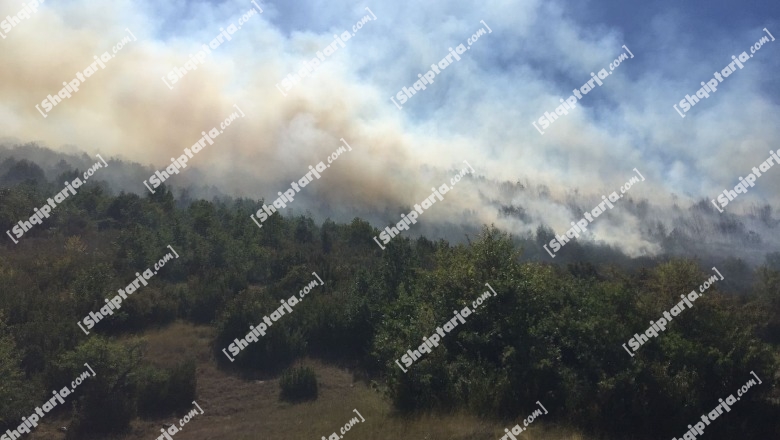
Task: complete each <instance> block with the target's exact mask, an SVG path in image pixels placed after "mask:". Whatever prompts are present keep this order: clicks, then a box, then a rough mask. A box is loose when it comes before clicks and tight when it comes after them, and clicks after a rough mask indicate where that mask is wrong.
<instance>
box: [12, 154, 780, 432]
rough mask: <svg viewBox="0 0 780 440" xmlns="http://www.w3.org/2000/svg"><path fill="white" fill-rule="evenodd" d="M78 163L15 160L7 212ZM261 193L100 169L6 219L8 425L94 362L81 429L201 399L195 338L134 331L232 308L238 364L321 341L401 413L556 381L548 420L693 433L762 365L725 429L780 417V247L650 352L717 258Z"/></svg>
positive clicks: (506, 403) (492, 406)
mask: <svg viewBox="0 0 780 440" xmlns="http://www.w3.org/2000/svg"><path fill="white" fill-rule="evenodd" d="M76 175H77V174H76V173H75V172H69V173H65V174H64V175H63V176H60V178H58V179H56V180H55V181H54V182H47V181H46V180H45V177H44V173H43V172H42V171H41V170H40V169H39V168H38V167H37V166H36V165H35V164H32V163H28V162H18V163H14V164H12V165H10V166H9V167H8V171H7V172H6V173H5V174H4V175H2V176H0V184H2V185H3V186H4V188H2V189H0V229H1V230H2V231H5V230H8V229H10V228H11V227H13V225H14V224H15V223H16V222H17V221H18V220H20V219H26V218H27V217H29V215H30V214H31V212H32V207H37V206H41V205H42V204H44V203H45V200H46V198H47V197H50V196H51V194H52V193H54V192H57V191H60V190H61V189H62V186H61V185H59V182H64V181H65V180H72V179H73V178H74V177H75V176H76ZM259 206H260V203H258V202H256V201H251V200H245V199H239V200H214V201H205V200H197V201H189V200H179V201H178V202H177V200H176V199H175V198H174V196H173V194H172V193H171V192H170V191H168V190H166V189H165V187H164V186H163V187H161V188H159V189H158V190H157V193H156V194H154V195H148V196H145V197H139V196H137V195H135V194H119V195H113V194H110V192H109V191H108V190H107V189H106V187H105V186H101V185H100V184H98V183H95V182H92V181H90V183H89V184H87V185H85V186H83V187H82V188H80V189H79V191H78V195H77V196H75V197H72V198H70V199H69V200H68V201H66V202H65V203H63V204H62V205H61V206H58V207H57V208H56V209H55V210H54V211H53V212H52V216H51V217H50V218H48V219H46V220H44V222H43V224H42V225H36V226H35V227H34V228H33V229H32V230H31V231H30V232H28V233H27V234H25V236H24V237H23V238H22V239H21V240H20V243H19V244H18V245H14V244H13V243H12V242H11V241H10V240H8V239H5V241H3V244H2V245H0V247H1V248H2V251H1V253H0V375H1V377H2V383H0V430H1V431H5V429H8V428H11V429H13V428H15V427H16V426H17V425H18V423H19V420H20V418H21V417H22V416H26V415H28V414H30V413H31V412H32V411H33V409H34V408H35V407H36V406H39V405H40V404H42V403H43V402H45V401H46V400H47V399H48V398H50V396H51V390H53V389H60V388H61V387H62V386H64V385H67V384H70V381H71V380H72V379H73V378H75V377H77V376H78V375H79V374H80V373H81V372H82V371H84V366H83V364H84V362H89V364H90V366H91V367H92V368H94V370H95V371H96V373H97V376H96V377H94V378H90V379H88V380H87V381H85V383H84V384H83V385H81V387H79V388H78V390H77V391H76V392H75V393H74V394H72V395H71V396H70V397H69V398H68V399H69V402H73V403H74V404H75V405H74V406H73V407H72V408H73V411H75V414H74V418H73V420H74V422H73V424H72V425H71V429H70V430H69V435H71V433H88V432H91V433H107V432H112V431H122V430H124V429H127V427H128V424H129V422H130V420H132V419H133V418H134V417H136V416H141V417H151V416H159V415H160V414H166V413H170V412H173V411H176V410H177V409H180V408H182V407H187V406H189V405H190V402H191V401H192V400H193V399H194V398H195V395H196V385H197V384H196V383H195V366H194V363H193V362H192V360H189V359H182V360H181V363H180V365H178V366H176V367H175V368H171V369H163V368H159V367H155V366H153V363H152V362H150V359H148V358H147V355H146V353H145V351H144V344H143V341H142V340H137V339H134V338H132V337H130V336H132V334H134V333H136V332H139V331H142V330H145V329H148V328H151V327H154V326H162V325H166V324H168V323H170V322H172V321H173V320H175V319H185V320H189V321H192V322H195V323H211V324H213V325H214V326H215V327H216V328H217V337H216V339H215V341H214V356H215V357H216V358H217V359H219V360H220V361H221V362H223V363H224V366H225V368H238V369H241V370H244V371H250V370H256V371H262V372H266V373H269V374H278V373H279V372H281V371H282V370H284V369H285V368H288V367H290V366H292V365H294V364H295V361H296V360H297V359H299V358H301V357H302V356H314V357H320V358H322V359H325V360H327V361H330V362H335V363H339V364H344V365H350V366H357V367H359V368H360V369H362V370H363V371H364V372H366V374H367V375H369V376H370V377H372V378H373V379H375V380H377V381H378V382H379V383H381V384H383V387H384V389H385V390H386V391H387V394H388V396H389V398H390V399H391V400H392V401H393V403H394V405H395V407H396V408H397V409H398V410H399V412H401V413H419V412H421V411H429V410H435V411H448V410H453V409H466V410H469V411H473V412H474V413H477V414H480V415H483V416H485V417H496V418H506V419H507V420H517V419H518V418H522V417H525V415H526V414H527V413H528V411H532V410H533V409H534V407H535V402H536V401H537V400H541V401H542V402H543V403H544V405H545V407H546V408H547V409H549V410H550V415H549V418H550V419H548V420H556V419H557V420H559V421H561V422H564V423H571V424H575V425H577V426H579V427H581V428H583V429H586V430H590V431H594V432H602V433H607V434H613V433H621V434H629V435H632V436H634V437H647V438H656V437H657V436H669V437H670V438H671V436H680V435H681V434H682V433H683V432H685V431H686V430H687V428H686V426H687V425H688V424H690V423H694V422H695V420H697V419H699V417H700V416H701V414H702V413H704V412H708V411H710V410H711V409H712V408H713V407H714V406H715V405H716V404H717V402H718V399H719V398H725V397H726V396H728V395H729V394H732V393H733V392H734V391H735V390H736V389H737V388H738V387H739V386H741V385H742V384H744V383H745V382H746V381H747V380H748V379H750V378H751V375H750V372H751V371H755V372H756V373H757V374H758V375H759V376H760V377H761V378H762V380H763V382H764V383H763V385H761V386H759V387H756V388H754V389H753V390H751V391H750V392H749V393H748V394H747V395H746V396H745V397H743V398H742V400H741V401H740V402H739V403H738V404H737V405H735V406H734V408H733V411H732V413H731V414H729V416H728V420H725V421H722V422H721V421H720V420H719V421H718V428H717V430H708V432H707V435H708V438H713V439H715V438H734V437H735V436H736V435H737V434H738V435H739V438H746V439H747V438H755V439H759V438H760V439H765V438H778V435H780V421H778V419H777V418H776V417H775V416H774V415H776V414H777V411H778V409H780V407H779V406H778V403H777V398H778V395H777V392H776V385H775V384H776V380H777V379H776V374H777V372H778V365H779V364H778V350H777V344H778V342H780V264H778V260H780V259H778V258H777V256H775V257H772V258H768V260H767V263H766V264H765V265H764V266H762V267H759V268H757V269H755V270H754V271H753V273H751V279H752V280H754V281H753V282H752V283H750V284H742V285H734V284H733V283H732V284H726V283H724V284H722V285H718V284H716V285H715V286H714V287H713V288H711V289H710V290H709V291H708V293H707V294H706V295H705V296H703V297H702V298H701V299H699V300H698V301H696V303H695V306H694V308H693V309H691V310H686V311H685V312H683V314H682V315H681V316H680V317H679V318H677V319H675V321H674V322H673V323H672V324H671V325H670V326H669V327H668V328H667V330H666V331H665V332H664V333H663V334H662V335H660V336H659V337H657V338H654V339H653V340H651V341H650V342H649V343H648V344H645V346H643V347H642V348H641V349H640V350H639V351H638V352H637V354H636V357H634V358H631V357H629V356H628V354H627V353H626V352H625V351H624V350H623V348H622V346H621V344H623V343H625V342H626V341H627V340H628V339H629V338H631V337H632V335H633V334H634V333H638V332H642V331H643V330H644V329H645V328H647V326H648V322H649V321H650V320H654V319H657V317H658V316H661V314H662V312H663V311H664V310H668V309H669V308H670V307H671V306H672V305H673V304H675V303H676V302H677V301H679V295H680V294H682V293H687V292H690V291H691V290H692V289H694V288H697V287H698V286H699V285H700V284H701V283H702V281H703V280H704V279H706V277H708V276H709V268H708V267H706V268H702V267H700V265H699V264H698V262H697V261H693V260H684V259H674V260H668V261H663V260H657V261H650V260H645V261H648V262H650V263H651V264H649V265H648V266H647V267H644V268H641V269H638V270H635V269H633V268H631V267H633V266H631V265H629V264H627V265H625V266H623V267H618V266H615V265H605V264H599V262H598V261H595V262H591V261H583V262H579V263H571V264H568V265H566V266H563V265H551V264H541V263H534V262H523V261H522V260H521V255H522V246H520V245H519V243H520V242H518V241H517V240H514V239H513V238H512V237H511V236H509V235H507V234H505V233H503V232H501V231H498V230H496V229H495V228H489V227H485V229H484V230H483V232H482V234H481V235H480V236H479V237H477V238H475V239H473V240H471V241H470V242H469V243H467V244H461V245H451V244H449V243H447V242H444V241H439V242H432V241H430V240H428V239H425V238H419V239H416V240H412V239H409V238H406V237H404V236H401V237H396V238H395V239H393V240H392V241H391V242H390V243H389V244H388V246H387V249H386V250H384V251H382V250H380V249H379V248H378V247H377V246H376V245H375V244H374V242H373V240H372V237H373V236H374V235H376V234H377V231H376V230H375V229H374V228H373V227H371V226H370V225H369V224H368V223H367V222H365V221H362V220H360V219H358V218H356V219H355V220H353V221H352V222H351V223H350V224H336V223H334V222H332V221H326V222H324V223H323V224H322V225H317V224H315V222H314V221H313V220H312V219H311V218H310V217H309V216H296V217H282V216H280V215H274V216H271V217H270V218H269V219H268V220H267V221H266V222H265V223H264V224H263V228H262V229H258V228H257V227H256V226H255V225H254V224H253V223H252V221H251V220H250V218H249V217H250V214H252V213H254V212H255V211H256V210H257V209H258V207H259ZM545 234H546V232H545V231H544V230H540V232H539V235H541V236H544V235H545ZM542 238H544V237H542ZM167 245H172V246H173V247H174V248H175V249H176V250H177V252H178V253H179V255H180V258H179V259H177V260H175V261H174V262H172V263H169V264H168V265H166V266H165V268H164V269H162V270H161V271H160V272H159V274H158V275H156V276H155V277H154V278H152V279H151V281H150V282H149V285H148V286H145V287H142V288H141V289H139V290H138V291H137V292H136V293H135V294H133V295H132V296H131V297H129V299H128V300H126V301H125V302H124V303H123V304H122V308H121V309H120V310H118V311H116V312H115V313H114V315H112V316H110V317H108V319H105V320H103V321H101V322H100V323H99V324H97V325H96V326H95V328H94V329H93V330H92V331H91V334H90V335H85V334H84V333H83V332H82V331H81V330H80V329H79V327H78V326H77V325H76V322H78V321H80V320H81V319H82V318H83V317H84V316H86V315H87V314H88V313H89V312H90V311H96V310H98V309H99V308H100V307H102V306H103V305H104V304H105V302H104V299H105V298H108V297H111V296H113V295H115V294H116V290H117V289H119V288H123V287H124V286H126V285H127V284H128V283H129V282H130V281H132V280H133V279H134V278H135V277H136V276H135V273H136V272H143V271H144V270H145V269H147V268H149V267H151V266H152V265H153V264H154V263H155V262H157V261H158V260H159V259H160V258H161V257H162V256H163V255H165V254H166V253H167V252H168V249H167V248H166V246H167ZM721 269H722V272H723V274H724V276H725V277H726V279H727V280H729V277H730V274H729V272H728V270H726V269H723V268H721ZM314 271H316V272H317V274H319V275H320V276H321V277H322V278H323V280H324V281H325V285H324V286H322V287H317V288H316V289H314V290H313V291H312V293H311V294H309V295H308V296H307V299H306V301H303V302H302V303H301V304H300V305H298V306H296V308H295V309H294V311H293V312H291V313H289V314H286V315H284V316H283V317H282V318H281V319H280V320H279V321H278V322H277V323H275V324H274V326H272V327H271V328H270V329H269V331H268V334H267V335H266V336H265V337H262V338H261V339H260V340H259V341H258V342H255V343H251V344H250V345H249V347H248V348H247V349H245V350H244V351H242V353H241V354H240V355H238V357H237V359H236V362H235V363H232V364H231V363H230V362H229V361H227V359H226V358H225V357H224V355H223V354H222V349H223V348H226V347H227V346H228V345H229V344H230V343H231V342H232V341H233V340H234V338H242V337H244V336H245V335H246V333H247V332H248V331H249V326H250V325H257V324H258V323H259V322H261V319H262V316H264V315H267V314H269V313H270V312H271V311H273V310H275V309H276V308H278V307H279V304H280V300H281V299H287V298H289V297H290V296H291V295H293V294H296V293H297V292H298V291H299V290H300V289H301V288H303V286H305V285H306V284H307V283H308V282H309V281H311V279H312V275H311V273H312V272H314ZM485 282H489V283H490V285H491V286H492V287H493V288H494V289H495V290H496V291H497V292H498V295H497V296H496V297H494V298H490V299H489V300H488V301H486V302H485V304H484V305H483V306H482V307H480V309H479V310H478V312H476V313H474V314H472V315H471V316H470V317H469V318H468V320H467V322H466V323H465V324H463V325H459V326H458V327H457V328H456V329H455V330H454V331H453V333H451V334H449V335H447V336H446V337H444V338H442V341H441V343H440V346H439V347H437V348H434V349H433V350H432V352H431V353H430V354H427V355H425V356H423V358H422V359H420V360H418V361H417V362H415V363H414V365H413V366H411V367H410V368H409V372H408V373H403V372H402V371H401V370H400V369H399V368H398V367H397V366H396V364H395V360H396V359H399V358H400V357H401V356H402V355H403V354H404V353H405V352H406V350H407V349H413V348H416V347H418V346H419V345H420V344H421V339H422V337H423V336H427V335H430V334H431V333H433V332H434V331H435V328H436V327H437V326H439V325H441V324H442V322H444V321H446V320H448V319H450V318H452V316H453V312H452V311H453V310H456V309H457V310H460V309H462V308H463V307H464V306H467V305H468V306H470V305H471V302H472V301H473V300H474V299H475V298H476V297H477V296H479V294H481V293H482V292H483V291H484V290H485V287H484V283H485ZM724 286H725V287H724ZM719 289H721V291H719ZM724 289H725V290H724ZM291 380H292V378H291ZM306 380H308V382H307V383H311V378H309V379H306ZM69 408H71V405H70V403H69V404H68V405H65V406H62V408H60V409H61V410H66V409H69ZM512 424H514V423H512ZM74 438H75V437H74Z"/></svg>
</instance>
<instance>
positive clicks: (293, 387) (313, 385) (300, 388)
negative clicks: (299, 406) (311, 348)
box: [279, 367, 317, 401]
mask: <svg viewBox="0 0 780 440" xmlns="http://www.w3.org/2000/svg"><path fill="white" fill-rule="evenodd" d="M279 387H280V388H281V389H282V393H281V394H280V396H279V397H280V398H281V399H282V400H288V401H301V400H308V399H316V398H317V375H315V374H314V370H312V369H311V368H309V367H300V368H291V369H289V370H285V372H284V373H282V377H281V379H280V380H279Z"/></svg>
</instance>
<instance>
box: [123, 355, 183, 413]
mask: <svg viewBox="0 0 780 440" xmlns="http://www.w3.org/2000/svg"><path fill="white" fill-rule="evenodd" d="M137 383H138V412H139V413H140V414H141V415H144V416H162V415H168V414H171V413H173V412H174V411H176V410H178V409H182V408H186V407H188V406H190V405H192V401H193V400H195V390H196V385H197V380H196V377H195V361H194V360H192V359H190V360H187V361H184V362H182V363H181V364H180V365H178V366H176V367H174V368H172V369H164V370H163V369H158V368H155V367H152V366H149V367H146V368H144V369H143V370H142V372H141V373H140V374H139V376H138V382H137Z"/></svg>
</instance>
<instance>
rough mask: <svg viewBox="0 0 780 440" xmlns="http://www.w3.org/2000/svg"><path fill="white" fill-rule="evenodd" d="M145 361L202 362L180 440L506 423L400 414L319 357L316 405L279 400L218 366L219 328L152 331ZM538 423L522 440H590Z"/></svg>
mask: <svg viewBox="0 0 780 440" xmlns="http://www.w3.org/2000/svg"><path fill="white" fill-rule="evenodd" d="M143 336H144V338H145V339H146V340H147V343H148V345H147V358H148V359H149V360H151V361H152V362H153V363H155V364H157V365H159V366H172V365H175V364H176V363H177V362H178V361H179V360H180V359H182V358H184V357H188V356H190V357H194V358H195V359H196V361H197V365H198V367H197V375H198V399H197V402H198V403H199V404H200V406H201V407H202V408H203V410H204V411H205V413H204V414H203V415H198V416H196V417H195V418H193V420H192V421H191V422H190V423H189V424H187V425H186V426H185V428H184V429H183V430H182V431H180V432H179V433H178V434H176V435H175V438H176V439H178V440H214V439H226V438H227V439H231V440H256V439H263V440H290V439H295V440H298V439H312V440H318V439H321V438H322V437H323V436H324V437H325V438H327V437H328V436H329V435H331V434H332V433H333V432H337V433H339V429H340V428H341V427H343V426H344V425H345V424H347V423H348V422H349V421H350V419H352V418H353V417H356V414H355V413H354V412H353V409H357V410H358V411H359V412H360V414H362V415H363V417H364V418H365V419H366V421H365V422H364V423H357V424H355V425H354V426H352V428H351V429H350V430H349V432H347V433H346V434H344V436H343V438H344V439H347V440H349V439H352V440H390V439H393V440H395V439H398V438H409V439H415V440H417V439H419V440H498V439H500V437H501V436H502V435H503V434H504V432H503V430H504V428H506V427H509V426H508V424H507V425H498V424H497V423H495V422H488V421H484V420H481V419H479V418H476V417H474V416H472V415H468V414H436V415H423V416H419V417H415V418H407V417H398V416H396V415H395V414H394V413H393V411H392V408H391V406H390V404H389V402H388V401H387V399H385V398H384V397H383V396H382V394H381V393H380V392H378V391H376V390H375V389H373V388H371V387H370V386H368V385H366V384H365V383H364V382H362V381H356V379H355V376H354V375H353V374H352V373H351V372H350V371H348V370H347V369H343V368H337V367H334V366H332V365H327V364H324V363H322V362H320V361H318V360H312V359H306V360H304V361H302V362H301V364H303V365H308V366H310V367H311V368H313V369H314V370H315V371H316V373H317V378H318V381H319V385H320V390H319V398H318V399H317V400H316V401H310V402H304V403H299V404H289V403H284V402H281V401H280V400H279V384H278V378H276V377H252V378H243V377H241V376H240V375H238V374H232V373H230V372H226V371H223V370H219V369H218V368H217V364H216V361H215V360H214V359H213V357H212V355H211V353H210V350H209V343H210V341H211V340H212V336H213V330H212V329H211V328H210V327H207V326H194V325H191V324H187V323H183V322H177V323H175V324H172V325H170V326H168V327H166V328H164V329H161V330H155V331H151V332H147V333H145V334H144V335H143ZM178 421H179V419H178V418H174V417H169V418H164V419H159V420H140V419H137V420H135V421H134V422H133V424H132V431H131V432H130V433H128V434H125V435H122V436H116V437H105V439H106V440H153V439H155V438H157V436H159V435H160V428H161V427H162V425H163V424H164V423H174V424H177V425H178ZM67 423H68V420H67V418H60V419H56V418H53V419H51V420H46V419H45V421H44V424H41V425H40V426H39V427H38V428H37V429H36V431H35V432H34V433H33V435H32V436H31V437H30V438H32V439H36V440H54V439H62V438H63V437H64V435H63V434H62V433H60V432H58V431H57V428H58V427H60V426H64V425H67ZM543 423H544V422H543V420H540V421H537V422H535V423H534V425H532V426H531V427H530V430H529V431H527V432H524V433H523V434H521V437H520V438H522V439H524V440H591V439H589V438H586V437H584V436H582V435H580V434H578V433H577V432H573V431H567V430H562V429H557V428H552V427H549V426H545V425H544V424H543Z"/></svg>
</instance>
